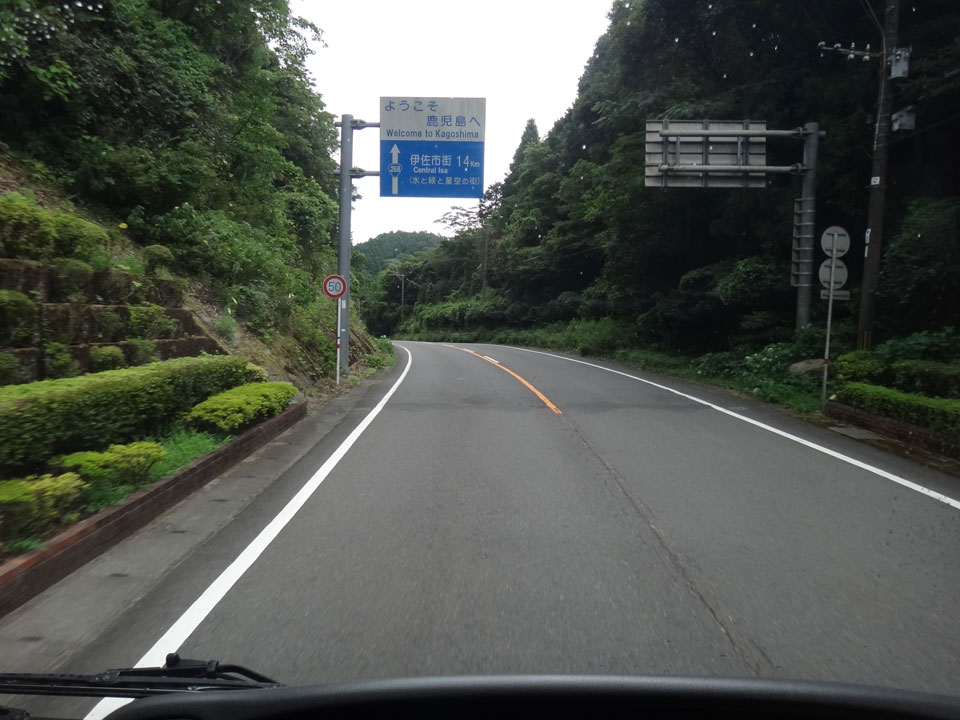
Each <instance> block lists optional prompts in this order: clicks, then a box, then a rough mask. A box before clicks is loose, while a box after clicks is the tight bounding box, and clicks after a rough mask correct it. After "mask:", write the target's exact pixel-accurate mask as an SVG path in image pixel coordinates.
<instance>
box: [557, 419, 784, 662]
mask: <svg viewBox="0 0 960 720" xmlns="http://www.w3.org/2000/svg"><path fill="white" fill-rule="evenodd" d="M564 420H565V421H566V423H567V425H568V426H569V427H570V429H571V430H572V431H573V433H574V434H575V435H576V436H577V438H578V439H579V440H580V442H581V443H583V446H584V447H585V448H586V449H587V451H588V452H589V453H590V454H591V455H592V456H593V457H594V458H596V460H597V462H598V463H600V465H601V466H603V468H604V469H605V470H606V471H607V473H608V474H609V476H610V477H611V478H613V481H614V482H615V483H616V485H617V488H618V489H619V490H620V492H621V493H622V494H623V496H624V497H625V498H626V499H627V502H629V503H630V505H631V507H633V509H634V511H635V512H636V513H637V515H638V516H639V517H640V518H641V519H642V520H643V522H644V523H645V524H646V526H647V527H648V528H649V529H650V531H651V532H652V533H653V536H654V538H656V541H657V547H658V548H659V551H660V553H661V555H662V556H663V557H664V558H666V560H667V562H669V564H670V565H672V566H673V568H674V570H675V571H676V573H677V575H678V576H679V577H680V579H681V581H682V582H683V584H684V586H685V587H686V588H687V589H688V590H689V591H690V593H691V594H692V595H693V596H694V597H695V598H697V600H698V601H699V602H700V603H701V604H702V605H703V607H704V608H705V609H706V611H707V612H708V613H709V614H710V617H712V618H713V620H714V622H715V623H716V624H717V626H718V627H719V628H720V632H722V633H723V635H724V637H725V638H726V639H727V642H728V643H729V644H730V647H731V649H732V650H733V652H734V653H735V654H736V656H737V657H738V658H740V660H741V661H742V662H743V663H744V664H745V665H746V666H747V667H748V668H750V670H751V672H752V673H753V674H754V675H755V676H757V677H760V676H762V675H764V674H771V673H772V672H773V671H775V670H776V667H777V666H776V664H775V663H774V662H773V661H772V660H771V659H770V657H769V656H768V655H767V654H766V652H764V651H763V649H762V648H761V647H760V646H759V645H758V644H757V643H756V642H754V641H751V640H749V639H747V638H739V637H737V636H735V635H734V633H733V632H732V631H731V628H729V627H728V626H727V624H726V623H725V622H724V621H723V619H722V616H721V615H720V613H719V612H718V611H717V609H716V608H715V607H714V606H713V603H711V602H710V600H709V599H708V598H707V596H706V595H705V594H704V592H703V591H701V590H700V588H699V587H698V586H697V583H696V581H695V580H694V578H693V577H692V575H691V573H690V570H689V568H688V565H687V563H686V562H685V560H684V557H683V554H682V553H680V552H679V551H678V550H675V549H674V548H672V547H671V546H670V543H669V542H668V541H667V538H666V536H665V534H664V532H663V531H662V530H661V529H660V528H659V527H657V524H656V522H655V518H654V516H653V513H652V512H651V511H650V508H648V507H647V506H646V505H645V504H644V503H643V501H642V500H639V499H638V498H636V497H635V496H634V495H633V493H631V492H630V489H629V486H628V484H627V479H626V478H625V477H624V476H623V475H622V474H621V473H620V472H619V471H618V470H617V469H616V468H615V467H614V466H613V465H611V464H610V463H609V462H607V460H606V459H605V458H604V457H603V456H602V455H601V454H600V453H599V452H597V450H596V449H595V448H594V447H593V446H592V445H591V444H590V441H589V440H587V438H586V437H585V436H584V434H583V432H582V431H581V430H580V428H579V427H577V426H576V425H575V424H574V423H573V422H572V421H571V420H570V418H569V417H566V416H565V417H564ZM747 644H749V646H750V650H748V649H747V647H746V645H747ZM751 650H752V652H751ZM764 666H766V667H764ZM765 671H766V672H765Z"/></svg>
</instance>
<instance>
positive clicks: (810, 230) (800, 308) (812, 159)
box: [797, 122, 820, 330]
mask: <svg viewBox="0 0 960 720" xmlns="http://www.w3.org/2000/svg"><path fill="white" fill-rule="evenodd" d="M803 131H804V137H803V190H802V191H801V193H800V195H801V201H800V202H801V207H802V209H803V210H804V213H803V221H802V222H803V225H802V226H801V231H800V238H799V239H800V247H799V251H800V252H799V257H798V259H799V263H798V266H799V267H798V269H799V271H800V273H799V275H800V279H799V281H798V285H797V330H800V328H802V327H803V326H804V325H809V324H810V302H811V298H812V297H813V238H814V232H815V231H816V220H817V151H818V149H819V147H820V124H819V123H815V122H810V123H807V124H805V125H804V126H803Z"/></svg>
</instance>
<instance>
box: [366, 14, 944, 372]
mask: <svg viewBox="0 0 960 720" xmlns="http://www.w3.org/2000/svg"><path fill="white" fill-rule="evenodd" d="M881 5H882V4H881V3H879V2H867V0H863V1H862V2H841V3H838V2H833V1H832V0H798V1H797V2H775V1H773V0H746V1H737V2H724V1H722V0H717V1H715V2H706V1H705V0H642V1H640V0H634V1H633V2H630V1H627V0H617V1H616V2H614V3H613V6H612V9H611V10H610V14H609V17H610V26H609V29H608V31H607V32H606V33H605V34H604V35H603V36H602V37H601V38H600V39H599V40H598V42H597V44H596V50H595V53H594V54H593V56H592V57H591V58H590V59H589V61H588V62H587V65H586V68H585V72H584V74H583V76H582V78H581V80H580V85H579V92H578V95H577V97H576V98H575V99H574V100H573V104H572V106H571V107H570V109H569V110H568V111H567V113H566V114H565V115H564V116H563V117H562V118H561V119H560V120H559V121H558V122H557V123H556V124H555V125H554V126H553V128H551V129H550V130H549V132H548V133H547V134H546V136H541V135H540V133H539V130H538V128H537V127H536V126H535V124H534V123H533V121H530V123H528V124H527V126H526V128H523V129H522V130H523V132H522V135H521V138H520V143H519V146H518V148H517V150H516V154H515V156H514V159H513V162H512V164H511V166H510V170H509V173H508V174H507V176H506V178H505V179H504V180H503V182H501V183H496V184H494V185H492V186H490V187H489V189H488V192H487V195H486V197H485V198H484V202H483V203H481V205H480V208H479V210H478V211H477V212H476V213H473V216H472V218H470V217H467V218H463V217H461V218H460V220H461V223H460V227H459V228H458V232H457V233H456V235H455V236H454V237H453V238H451V239H449V240H444V241H443V242H441V243H439V245H438V246H437V247H436V248H434V249H432V250H429V251H426V252H420V253H418V254H416V255H414V256H411V257H408V258H405V259H404V260H403V261H402V262H401V263H400V267H399V270H400V271H401V272H402V273H404V274H405V276H406V277H407V278H409V280H410V282H409V283H408V284H407V288H406V293H407V294H406V302H407V303H408V304H409V303H415V304H414V307H413V310H412V312H410V311H408V312H407V314H406V320H405V322H404V323H403V324H402V325H401V324H399V314H398V313H396V312H386V311H384V309H383V306H382V305H378V304H375V303H370V304H369V305H368V307H369V308H370V309H371V313H370V314H369V315H368V321H369V323H370V326H371V329H372V330H374V331H375V332H377V333H385V334H392V333H398V334H400V335H401V336H407V337H418V338H424V339H440V338H444V339H449V338H459V339H465V340H469V339H481V340H482V339H488V340H491V339H492V340H499V341H510V342H532V343H535V344H540V345H553V346H557V347H565V348H567V349H572V350H580V351H581V352H584V353H612V352H614V351H616V350H618V349H623V348H659V349H661V350H664V351H668V352H671V353H683V354H687V355H688V356H691V357H693V356H699V355H703V354H704V353H711V356H710V357H711V358H712V359H713V360H719V361H727V362H733V363H740V364H742V363H743V359H744V357H748V356H750V354H751V353H757V352H758V351H760V350H762V349H763V348H765V347H767V346H769V345H771V344H775V343H780V344H781V345H783V344H784V343H793V344H794V345H793V347H792V349H791V350H789V351H788V352H785V354H786V355H789V356H793V357H794V359H800V358H802V357H816V356H817V355H818V354H819V353H822V328H823V324H824V315H825V312H826V308H825V305H826V303H825V302H822V301H820V300H819V298H818V297H817V294H816V291H815V300H814V307H813V313H812V324H811V326H810V328H808V331H806V332H802V333H800V337H799V338H796V337H795V328H794V312H795V304H796V300H795V297H796V295H795V290H794V289H793V288H791V286H790V259H791V234H792V211H793V199H794V198H795V197H798V196H799V195H800V181H799V179H797V178H796V177H790V176H780V177H777V178H775V179H773V180H772V181H771V182H770V183H769V186H768V187H767V188H766V189H759V190H758V189H742V190H718V189H714V190H701V189H669V190H663V189H653V188H645V187H644V123H645V121H647V120H657V119H662V118H671V119H703V118H710V119H716V120H732V119H746V118H749V119H762V120H766V121H767V126H768V127H770V128H781V129H790V128H796V127H798V126H801V125H803V123H805V122H808V121H817V122H819V124H820V128H821V129H822V130H823V131H825V133H826V135H825V138H824V139H823V140H822V141H821V143H820V165H819V174H818V179H819V188H818V218H817V229H816V234H817V236H818V237H819V234H820V232H821V231H822V230H823V229H824V228H825V227H827V226H829V225H834V224H836V225H841V226H843V227H845V228H846V229H848V230H849V232H850V234H851V236H852V237H853V239H854V246H853V247H854V249H853V250H852V251H851V253H850V254H849V255H848V256H847V258H846V260H847V261H848V265H849V267H850V274H851V277H850V282H849V283H848V288H850V289H851V290H852V291H853V292H852V297H851V299H850V301H849V302H844V303H838V304H837V308H836V318H835V320H836V323H837V325H836V340H835V342H836V343H837V347H838V349H840V350H843V349H849V348H851V347H852V344H853V342H854V337H855V332H856V319H857V318H856V315H857V308H858V305H859V291H858V286H859V281H860V274H861V269H862V268H861V265H862V254H863V245H862V238H863V235H864V230H865V227H866V214H867V207H868V193H869V179H870V175H871V156H872V145H873V139H874V126H875V119H876V118H875V113H876V103H877V97H876V95H877V88H878V69H879V68H878V63H879V61H878V60H877V59H870V60H869V61H863V60H862V59H861V58H859V57H858V58H857V59H856V61H855V62H851V61H850V60H848V59H847V57H846V53H838V52H831V51H830V50H831V49H832V48H833V46H834V45H835V44H842V46H843V47H844V48H846V47H847V46H848V45H849V44H850V43H856V47H858V48H864V47H865V46H866V45H867V44H872V47H873V48H874V49H876V48H878V47H879V46H880V45H881V39H882V33H881V27H880V26H881V25H882V22H883V8H882V7H881ZM958 30H960V5H958V4H956V3H951V2H938V1H936V0H925V1H919V2H915V3H906V4H904V6H903V9H902V13H901V17H900V41H899V44H900V45H901V46H903V47H912V50H913V53H912V57H911V60H910V72H909V76H908V77H907V78H903V79H898V80H895V81H893V83H894V98H893V109H894V110H895V111H896V110H900V109H903V108H905V107H907V106H912V107H913V108H914V109H915V111H916V129H915V130H911V131H899V132H896V133H894V134H893V135H892V136H891V145H890V180H889V188H888V192H887V205H886V222H885V227H886V231H885V237H886V240H885V243H884V258H883V264H882V275H881V278H880V283H879V288H878V298H879V307H878V315H877V326H876V333H875V337H876V339H877V341H878V342H883V341H885V340H888V339H890V338H895V337H900V336H905V335H909V334H911V333H915V332H918V331H929V332H938V331H941V330H942V329H943V328H949V327H955V326H957V325H958V324H960V171H958V167H960V165H958V161H960V139H958V129H960V115H958V114H957V109H958V108H960V72H958V70H957V69H958V68H960V33H958ZM821 43H825V44H826V45H828V46H829V47H828V48H827V49H826V50H824V49H821V47H820V44H821ZM520 130H521V128H518V132H519V131H520ZM800 158H801V147H800V143H797V142H793V141H769V142H768V160H769V161H770V162H771V163H774V164H791V163H796V162H799V161H800ZM489 180H490V179H489V178H488V182H489ZM817 253H818V256H817V259H816V264H817V265H819V263H820V260H822V259H823V256H822V255H820V251H819V248H818V250H817ZM397 285H398V283H396V282H395V279H394V278H393V277H391V276H386V275H382V276H381V277H380V278H379V285H378V286H377V287H376V289H375V293H376V295H377V298H378V300H379V301H380V302H381V303H385V304H386V305H387V306H388V308H394V309H395V308H396V306H397V305H398V303H399V302H400V298H399V293H400V289H399V287H398V286H397ZM944 332H946V333H947V335H950V331H949V330H946V331H944ZM721 364H722V363H721Z"/></svg>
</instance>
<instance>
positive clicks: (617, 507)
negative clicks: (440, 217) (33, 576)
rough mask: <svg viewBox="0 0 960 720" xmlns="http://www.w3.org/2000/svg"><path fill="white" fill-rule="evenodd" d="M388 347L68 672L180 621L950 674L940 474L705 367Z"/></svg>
mask: <svg viewBox="0 0 960 720" xmlns="http://www.w3.org/2000/svg"><path fill="white" fill-rule="evenodd" d="M398 345H399V346H400V347H402V348H403V349H399V350H398V353H399V356H400V359H399V363H398V366H397V368H396V369H395V370H394V371H393V373H391V375H390V376H388V377H387V378H386V379H385V380H384V381H383V382H382V383H381V385H380V386H378V388H377V389H376V390H377V393H376V395H377V396H376V397H373V398H372V399H371V401H370V402H369V403H367V405H368V407H369V410H368V409H362V410H358V411H357V412H356V413H355V415H356V417H353V418H351V419H350V420H349V421H348V423H347V426H346V427H344V429H343V434H344V435H345V434H346V432H347V430H352V434H351V435H350V436H349V437H345V442H346V444H347V447H344V446H343V445H340V446H339V447H337V448H331V449H330V451H329V452H325V454H324V457H321V458H316V459H315V461H313V464H312V465H309V466H308V465H307V464H306V463H305V462H301V463H299V464H298V465H296V466H295V467H294V468H293V469H292V470H291V471H290V472H289V473H288V475H287V482H284V483H280V484H278V486H277V487H276V488H271V489H270V490H268V491H265V492H264V493H263V494H262V495H261V496H259V497H258V498H257V499H256V501H254V502H253V503H251V504H250V506H249V507H248V508H247V509H246V510H245V511H244V512H243V513H242V514H240V515H239V517H238V518H237V519H236V521H234V522H232V523H230V524H229V525H228V526H227V527H225V528H224V529H223V530H222V531H220V532H219V533H217V535H216V536H215V537H214V538H212V539H211V540H209V541H208V542H206V543H205V544H204V545H203V546H201V547H200V548H199V549H198V550H197V551H196V552H194V553H192V554H191V555H190V556H189V557H187V558H185V559H184V561H183V562H182V563H180V564H179V565H178V566H177V567H176V568H175V569H173V570H172V571H171V572H170V573H169V575H168V576H167V577H166V578H165V579H164V582H163V583H162V584H160V585H159V586H157V587H154V588H152V589H151V590H150V591H149V592H148V593H146V594H145V596H144V597H142V598H140V599H139V600H138V601H137V602H136V603H135V604H133V605H132V606H131V607H130V608H129V610H128V611H127V612H126V613H125V614H124V615H122V616H121V617H118V618H117V619H116V621H115V622H114V623H113V626H112V628H111V629H110V630H109V632H107V633H105V634H104V635H103V636H102V637H100V638H98V639H97V640H96V641H95V642H93V643H91V644H89V645H88V646H87V647H84V648H81V649H78V651H77V652H76V653H75V654H74V655H73V657H71V658H69V660H66V661H65V662H64V669H66V670H70V671H81V670H84V671H92V670H94V669H100V668H102V667H104V666H116V665H117V664H132V663H134V662H136V661H137V660H138V659H140V658H141V657H142V656H143V655H144V653H147V652H148V650H150V649H151V648H153V650H154V652H159V651H162V652H167V651H172V650H174V649H176V647H175V646H170V644H171V643H172V644H174V645H180V644H181V642H182V646H181V647H180V650H181V653H182V654H184V655H186V656H189V657H205V658H209V657H217V658H223V659H229V660H230V661H233V662H239V663H241V664H246V665H249V666H251V667H254V668H256V669H258V670H260V671H262V672H264V673H266V674H268V675H271V676H275V677H277V678H278V679H281V680H283V681H284V682H287V683H289V684H297V683H317V682H327V681H336V680H349V679H362V678H373V677H385V676H412V675H459V674H478V673H479V674H488V673H497V674H499V673H604V674H655V675H658V674H663V673H669V674H685V675H689V674H692V675H728V676H753V675H760V676H779V677H794V678H816V679H830V680H843V681H853V682H861V683H870V684H880V685H894V686H900V687H907V688H917V689H931V690H938V691H946V692H957V691H958V690H960V614H958V613H957V612H956V609H957V602H958V600H957V599H958V598H960V562H958V557H960V508H958V506H957V505H956V503H954V504H950V498H952V497H957V496H958V493H957V485H956V484H954V483H953V482H952V481H951V479H950V478H948V477H946V476H943V475H940V474H938V473H936V472H934V471H931V470H927V469H924V468H921V467H919V466H916V465H913V464H911V463H909V462H907V461H905V460H902V459H899V458H895V457H893V456H890V455H886V454H884V453H882V452H880V451H877V450H874V449H872V448H869V447H866V446H863V445H860V444H857V443H855V442H854V441H852V440H849V439H848V438H844V437H842V436H840V435H838V434H836V433H831V432H830V431H828V430H821V429H819V428H814V427H811V426H808V425H805V424H804V423H801V422H799V421H794V420H792V419H790V418H787V417H785V416H782V415H781V414H780V413H777V412H776V411H773V410H771V409H769V408H764V407H762V406H760V405H758V404H753V403H749V402H747V401H741V400H738V399H736V398H733V397H731V396H730V395H728V394H726V393H723V392H720V391H715V390H711V389H709V388H695V389H693V390H690V389H689V388H684V387H681V383H679V382H675V381H670V380H663V379H660V380H656V381H655V382H658V383H664V384H665V385H667V386H669V387H670V388H679V391H678V392H671V391H670V389H667V388H664V387H658V386H656V385H655V384H651V383H650V382H645V381H644V378H646V377H647V376H643V377H642V378H641V377H640V376H632V374H631V373H624V372H610V371H609V370H608V369H604V367H603V366H601V365H597V364H586V363H583V362H577V361H575V360H571V359H566V358H561V357H557V356H554V355H549V354H543V353H534V352H530V351H524V350H520V349H515V348H505V347H499V346H489V345H488V346H480V345H471V346H456V347H452V346H447V345H442V344H427V343H407V342H403V343H398ZM464 349H466V350H470V351H471V352H465V351H464ZM609 367H613V366H609ZM621 370H622V368H621ZM691 396H692V397H691ZM381 399H382V400H381ZM378 401H380V402H379V404H378ZM724 410H726V412H724ZM368 413H369V414H368ZM314 454H316V453H314ZM332 456H335V457H334V460H339V461H338V462H335V463H334V460H330V461H328V462H327V463H326V464H325V465H323V466H322V467H321V463H322V462H323V460H324V459H326V458H329V457H332ZM311 457H313V456H311V455H308V459H309V458H311ZM898 479H902V480H904V481H907V482H909V483H916V485H917V486H918V487H916V488H912V487H908V486H906V485H904V484H903V483H902V482H898V481H897V480H898ZM294 480H295V482H294ZM311 483H312V484H311ZM304 485H309V487H308V489H307V490H305V491H303V492H301V494H300V495H299V497H298V498H294V500H293V502H294V506H289V505H287V507H286V509H284V506H285V505H286V504H287V503H288V501H290V500H291V497H294V493H295V492H296V491H297V490H298V489H299V488H300V487H302V486H304ZM924 491H926V494H924ZM188 502H189V501H188ZM271 522H272V523H273V524H272V525H270V523H271ZM265 527H266V528H268V531H267V533H266V535H264V534H263V531H264V528H265ZM270 528H272V530H271V529H270ZM238 557H239V558H240V560H238V559H237V558H238ZM244 558H246V559H244ZM237 563H239V565H238V564H237ZM225 568H226V569H228V572H227V573H225V574H223V575H222V574H221V573H224V570H225ZM230 568H232V570H231V569H230ZM81 572H82V571H81ZM204 591H207V592H206V595H202V593H204ZM198 597H199V598H201V600H200V601H197V598H198ZM204 598H206V599H204ZM28 610H29V609H27V610H26V611H25V612H28ZM171 628H173V630H171ZM168 631H169V634H167V635H166V636H165V635H164V633H168ZM161 637H165V638H166V640H165V642H166V643H167V645H165V646H156V643H157V640H158V639H159V638H161ZM161 657H162V656H161ZM4 669H8V670H13V669H14V668H4ZM18 669H19V668H18ZM24 669H26V668H24Z"/></svg>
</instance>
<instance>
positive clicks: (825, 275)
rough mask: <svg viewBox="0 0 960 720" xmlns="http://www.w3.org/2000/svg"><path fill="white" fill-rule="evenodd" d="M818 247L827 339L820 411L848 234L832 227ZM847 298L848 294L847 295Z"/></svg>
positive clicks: (844, 274)
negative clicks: (821, 249)
mask: <svg viewBox="0 0 960 720" xmlns="http://www.w3.org/2000/svg"><path fill="white" fill-rule="evenodd" d="M820 247H822V248H823V251H824V252H825V253H826V254H827V259H826V260H824V262H823V264H822V265H821V266H820V284H821V285H823V286H824V287H825V288H826V289H827V337H826V340H825V341H824V345H823V383H822V386H821V390H820V409H821V411H822V410H823V408H825V407H826V405H827V374H828V371H829V369H830V330H831V326H832V324H833V300H834V294H835V293H836V291H837V290H838V289H839V288H841V287H843V285H844V284H845V283H846V282H847V266H846V265H845V264H844V262H843V261H842V260H841V259H840V258H841V257H842V256H843V255H846V253H847V250H849V249H850V234H849V233H848V232H847V231H846V230H844V229H843V228H842V227H839V226H837V225H832V226H830V227H828V228H827V229H826V230H824V231H823V235H821V236H820ZM848 297H849V294H848Z"/></svg>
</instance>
